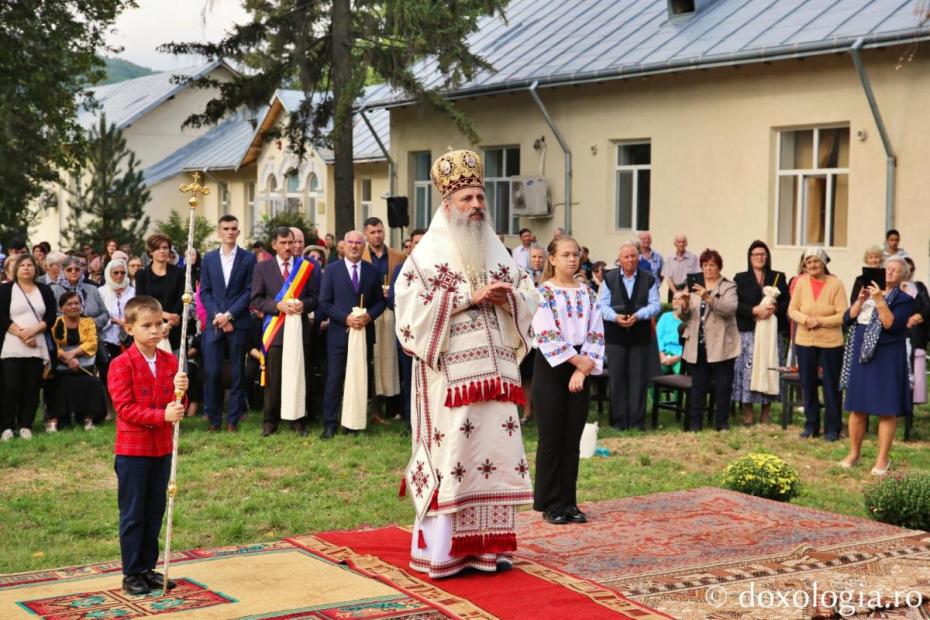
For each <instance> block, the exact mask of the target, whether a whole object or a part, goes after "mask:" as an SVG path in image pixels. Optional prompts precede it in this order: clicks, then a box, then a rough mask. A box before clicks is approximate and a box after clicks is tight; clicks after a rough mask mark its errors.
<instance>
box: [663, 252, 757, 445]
mask: <svg viewBox="0 0 930 620" xmlns="http://www.w3.org/2000/svg"><path fill="white" fill-rule="evenodd" d="M699 261H700V263H701V273H702V274H703V276H704V278H703V283H701V282H698V281H694V283H693V284H691V285H690V287H689V289H690V292H688V291H684V292H680V293H676V294H675V297H674V298H673V299H672V307H673V308H674V309H675V313H676V315H677V316H678V317H679V318H680V319H681V320H682V322H683V323H685V329H684V332H683V333H682V337H683V338H684V340H685V348H684V353H683V354H682V357H683V358H684V360H685V361H686V362H688V363H689V364H691V423H690V425H689V427H688V430H690V431H699V430H701V427H702V424H703V417H704V409H705V407H706V403H705V401H706V400H707V393H708V392H709V391H710V385H711V378H713V385H714V399H715V409H714V429H715V430H718V431H722V430H728V429H729V428H730V396H731V394H732V392H733V365H734V362H735V361H736V358H737V357H739V353H740V337H739V330H738V329H737V327H736V308H737V305H738V301H737V296H736V284H734V283H733V281H732V280H728V279H727V278H724V277H723V276H722V275H721V273H720V271H721V270H722V269H723V258H722V257H721V256H720V253H719V252H717V251H716V250H711V249H707V250H704V251H703V252H701V256H700V258H699ZM688 279H689V282H690V281H693V280H695V279H694V278H691V277H690V275H689V278H688Z"/></svg>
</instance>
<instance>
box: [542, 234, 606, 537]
mask: <svg viewBox="0 0 930 620" xmlns="http://www.w3.org/2000/svg"><path fill="white" fill-rule="evenodd" d="M548 253H549V256H548V259H547V263H546V267H545V270H544V271H543V276H542V284H541V285H540V286H539V294H540V299H541V301H542V303H540V305H539V308H538V309H537V310H536V315H535V316H534V317H533V331H534V332H535V334H536V339H535V343H536V347H537V353H536V361H535V362H534V364H533V368H534V376H533V403H534V417H535V418H536V425H537V427H538V428H539V443H538V444H537V447H536V476H535V479H536V485H535V488H534V496H533V508H534V510H537V511H540V512H542V513H543V518H544V519H545V520H546V521H548V522H549V523H552V524H553V525H564V524H566V523H585V522H586V521H587V518H586V516H585V514H584V513H583V512H581V510H579V508H578V499H577V497H576V485H577V480H578V458H579V457H578V451H579V444H580V442H581V433H582V431H583V430H584V425H585V422H586V421H587V419H588V406H589V404H590V402H591V394H590V387H589V384H588V382H586V381H585V379H586V378H587V377H588V375H592V374H594V375H599V374H601V372H602V370H603V364H604V322H603V319H602V318H601V315H600V313H599V312H598V310H597V297H596V296H595V295H594V292H593V291H592V290H591V289H589V288H588V287H587V286H585V285H582V284H579V283H578V282H577V281H576V280H575V277H574V276H575V272H576V271H578V265H579V262H580V260H581V248H580V247H579V245H578V243H577V242H576V241H575V240H574V239H572V238H571V237H567V236H565V235H563V236H562V237H560V238H559V239H555V240H553V241H552V242H551V243H550V244H549V248H548Z"/></svg>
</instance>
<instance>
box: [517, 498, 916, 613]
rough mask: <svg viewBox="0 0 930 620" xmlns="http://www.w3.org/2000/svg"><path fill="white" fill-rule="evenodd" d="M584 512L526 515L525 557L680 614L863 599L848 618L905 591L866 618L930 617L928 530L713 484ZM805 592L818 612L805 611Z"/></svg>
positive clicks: (823, 607)
mask: <svg viewBox="0 0 930 620" xmlns="http://www.w3.org/2000/svg"><path fill="white" fill-rule="evenodd" d="M583 508H584V509H585V511H586V512H587V513H588V517H589V519H590V522H589V523H588V524H587V525H584V526H574V527H566V526H552V525H548V524H546V523H544V522H542V521H541V520H540V519H539V516H538V515H537V514H536V513H521V515H520V518H521V521H520V530H519V535H518V537H519V540H520V553H519V555H520V556H522V557H526V558H529V559H534V560H536V561H539V562H544V563H547V564H549V565H555V566H559V567H560V568H562V569H563V570H566V571H568V572H571V573H572V574H575V575H578V576H581V577H585V578H588V579H591V580H593V581H596V582H598V583H601V584H604V585H607V586H610V587H613V588H615V589H616V590H618V591H619V592H621V593H622V594H624V595H626V596H629V597H630V598H631V599H633V600H636V601H639V602H641V603H644V604H646V605H647V606H648V607H652V608H653V609H657V610H659V611H662V612H665V613H667V614H669V615H671V616H673V617H676V618H712V619H723V618H728V619H733V618H746V619H750V618H817V617H835V616H834V611H835V609H836V608H837V607H838V605H837V604H832V605H831V604H830V603H835V601H834V600H833V597H832V596H830V595H826V596H821V595H823V594H824V593H825V592H831V593H838V595H839V596H841V597H843V596H851V597H852V598H853V599H855V600H854V601H851V603H856V604H855V605H854V607H855V608H856V609H854V610H850V609H845V611H849V612H850V613H862V612H864V611H865V610H864V607H867V606H868V603H869V602H870V600H877V599H876V598H875V596H870V594H875V595H876V596H877V595H881V596H882V601H887V600H888V599H889V595H891V598H892V599H893V593H894V592H900V593H901V596H900V597H899V605H897V608H896V609H892V610H886V611H883V612H881V614H882V615H874V614H873V615H870V616H868V617H872V618H877V617H882V618H930V534H927V533H924V532H915V531H909V530H902V529H899V528H896V527H892V526H888V525H884V524H881V523H877V522H874V521H868V520H864V519H857V518H854V517H846V516H842V515H837V514H832V513H827V512H822V511H818V510H813V509H809V508H802V507H798V506H793V505H791V504H784V503H780V502H772V501H768V500H763V499H759V498H754V497H750V496H747V495H742V494H739V493H733V492H730V491H725V490H722V489H715V488H702V489H693V490H688V491H676V492H672V493H658V494H654V495H648V496H643V497H632V498H626V499H622V500H613V501H608V502H598V503H595V504H591V505H587V506H583ZM815 583H816V586H817V595H815V594H814V584H815ZM860 590H862V591H863V592H864V593H865V595H864V596H863V597H861V599H860V596H859V594H858V592H859V591H860ZM763 591H764V592H766V593H767V594H765V595H759V593H760V592H763ZM846 591H850V594H849V595H846V594H844V593H845V592H846ZM782 592H783V593H787V594H788V595H789V596H791V597H795V598H791V599H790V600H789V604H788V605H787V606H785V607H778V603H779V602H780V601H779V600H776V601H775V602H773V604H772V606H768V603H769V599H770V598H772V593H782ZM796 592H797V593H798V594H797V595H795V594H794V593H796ZM805 593H806V600H807V601H808V602H809V604H807V605H802V604H803V603H804V602H805ZM905 593H915V594H912V597H911V601H912V602H913V601H915V600H916V593H919V594H920V596H921V602H922V605H921V606H920V608H915V607H908V605H907V602H906V601H904V600H903V596H904V594H905ZM741 594H742V595H743V598H742V600H741V599H740V595H741ZM775 598H776V599H777V596H776V597H775ZM795 602H797V603H798V605H797V606H796V605H795ZM821 603H826V604H821ZM858 603H864V605H859V604H858ZM760 605H766V606H767V607H765V608H762V607H760ZM798 607H800V608H798Z"/></svg>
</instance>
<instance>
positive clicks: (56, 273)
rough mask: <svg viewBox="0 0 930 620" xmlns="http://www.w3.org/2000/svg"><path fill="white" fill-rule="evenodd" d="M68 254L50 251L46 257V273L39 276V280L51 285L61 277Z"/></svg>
mask: <svg viewBox="0 0 930 620" xmlns="http://www.w3.org/2000/svg"><path fill="white" fill-rule="evenodd" d="M66 258H68V255H67V254H65V253H64V252H49V253H48V255H46V257H45V273H44V274H42V275H41V276H39V279H38V280H36V281H37V282H41V283H42V284H48V285H49V286H51V285H52V284H55V283H56V282H58V280H59V279H60V278H61V266H62V264H63V263H64V262H65V259H66Z"/></svg>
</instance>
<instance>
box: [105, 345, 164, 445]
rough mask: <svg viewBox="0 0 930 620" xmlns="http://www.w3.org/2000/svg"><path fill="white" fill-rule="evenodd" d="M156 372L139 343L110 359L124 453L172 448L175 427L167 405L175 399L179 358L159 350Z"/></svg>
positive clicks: (112, 394) (119, 441) (118, 438)
mask: <svg viewBox="0 0 930 620" xmlns="http://www.w3.org/2000/svg"><path fill="white" fill-rule="evenodd" d="M155 372H156V373H157V376H155V377H153V376H152V371H151V370H149V365H148V362H146V361H145V358H144V357H143V356H142V353H140V352H139V349H137V348H136V347H135V345H133V346H130V347H129V348H128V349H126V351H124V352H123V353H121V354H120V355H119V356H117V357H116V358H115V359H114V360H113V361H112V362H110V370H109V372H108V374H107V387H108V388H109V390H110V398H111V399H112V401H113V408H114V409H116V444H115V445H114V447H113V452H114V453H115V454H117V455H121V456H165V455H166V454H169V453H170V452H171V442H172V438H173V429H172V428H171V424H170V423H168V422H165V407H167V406H168V403H170V402H171V401H173V400H174V375H175V374H177V372H178V360H177V359H176V358H175V357H174V356H173V355H171V354H170V353H166V352H164V351H162V350H161V349H156V352H155Z"/></svg>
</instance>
